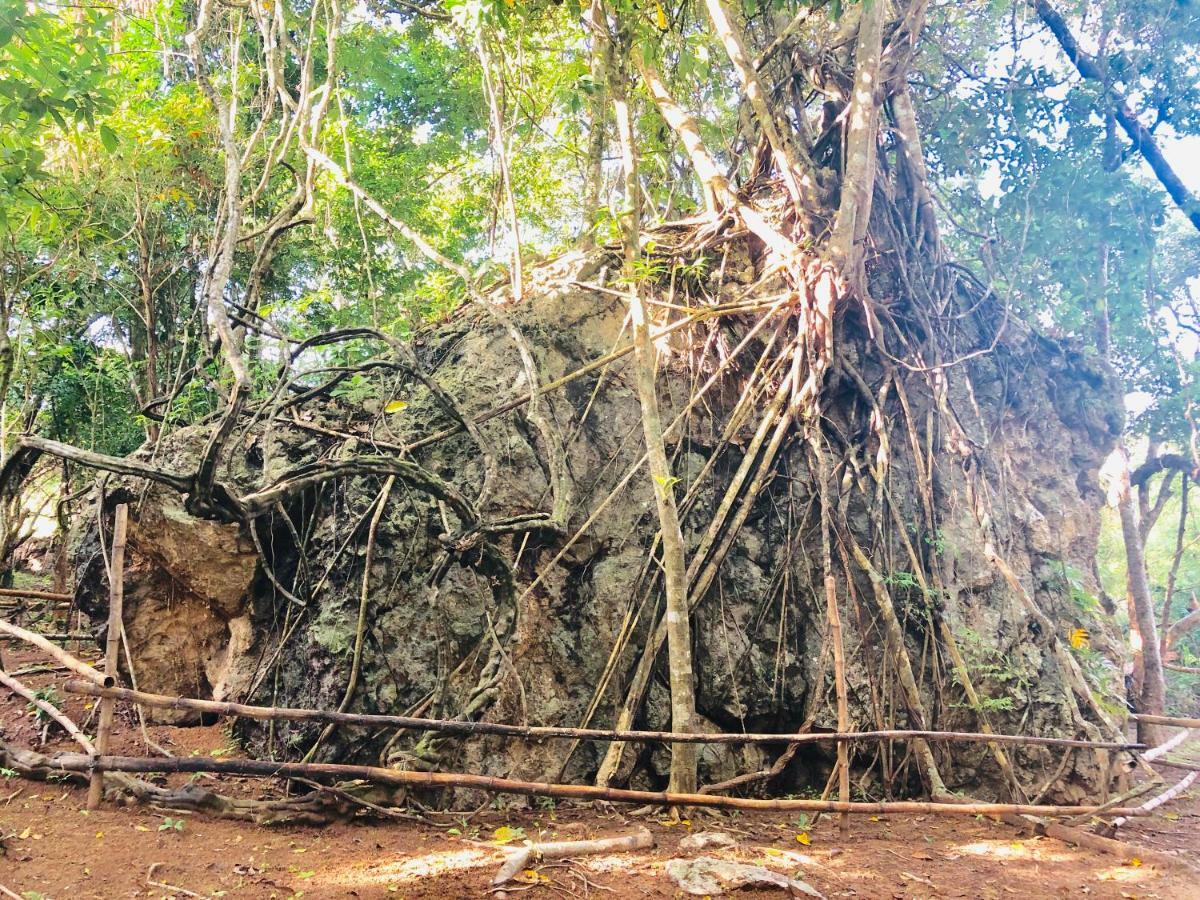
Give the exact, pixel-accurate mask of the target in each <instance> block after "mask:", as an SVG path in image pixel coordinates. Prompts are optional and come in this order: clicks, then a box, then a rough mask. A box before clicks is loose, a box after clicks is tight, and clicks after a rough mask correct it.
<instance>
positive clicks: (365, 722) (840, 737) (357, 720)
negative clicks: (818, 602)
mask: <svg viewBox="0 0 1200 900" xmlns="http://www.w3.org/2000/svg"><path fill="white" fill-rule="evenodd" d="M63 690H65V691H66V692H67V693H68V694H86V695H87V696H89V697H107V698H112V699H116V700H128V701H130V702H132V703H138V704H141V705H142V706H149V707H153V708H155V709H173V710H180V709H193V710H199V711H200V712H207V713H214V714H216V715H221V716H240V717H242V718H247V719H287V720H291V721H310V722H332V723H335V724H338V725H361V726H367V727H374V728H379V727H387V728H411V729H414V730H421V731H440V732H445V733H449V734H460V735H480V734H490V735H502V736H507V737H517V738H527V739H531V740H540V739H546V738H549V739H569V740H591V741H654V742H660V743H669V744H812V743H821V742H835V743H842V742H852V741H890V740H911V739H921V740H926V741H948V742H954V741H958V742H965V743H977V744H988V743H1000V744H1038V745H1042V746H1049V747H1087V748H1092V749H1104V750H1141V749H1144V748H1145V745H1144V744H1121V743H1115V742H1106V741H1078V740H1072V739H1069V738H1051V737H1035V736H1032V735H1020V734H990V733H989V734H983V733H979V732H971V731H851V732H805V733H802V734H699V733H696V734H693V733H689V732H676V731H621V730H615V729H601V728H566V727H557V726H545V725H528V726H526V725H504V724H501V723H498V722H463V721H452V720H446V719H420V718H414V717H412V716H391V715H371V714H366V713H345V712H329V711H325V710H318V709H293V708H287V707H275V706H249V705H247V704H244V703H230V702H228V701H222V700H196V699H192V698H189V697H168V696H165V695H163V694H148V693H146V692H144V691H133V690H129V689H128V688H115V687H99V686H97V685H96V684H89V683H86V682H80V681H76V680H74V679H72V680H70V681H68V682H67V683H66V684H65V685H64V687H63Z"/></svg>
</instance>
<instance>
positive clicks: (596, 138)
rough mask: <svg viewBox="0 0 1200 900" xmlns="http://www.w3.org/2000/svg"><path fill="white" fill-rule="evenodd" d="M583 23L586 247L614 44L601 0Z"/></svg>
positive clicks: (592, 228)
mask: <svg viewBox="0 0 1200 900" xmlns="http://www.w3.org/2000/svg"><path fill="white" fill-rule="evenodd" d="M583 21H584V25H585V27H586V28H587V30H588V31H590V32H591V34H592V61H591V74H592V95H591V102H590V103H589V110H588V120H589V121H588V149H587V160H586V162H585V171H584V188H583V234H582V235H581V236H580V239H579V244H580V246H581V247H582V248H583V249H585V250H590V249H591V248H592V247H595V246H596V225H597V224H598V222H597V220H598V217H599V213H600V189H601V186H602V185H603V183H604V147H605V144H606V140H605V126H606V124H607V121H608V70H609V66H610V65H611V64H612V61H611V59H610V57H611V56H612V43H611V42H610V41H609V40H608V39H607V38H606V37H605V35H606V33H607V29H608V22H607V21H606V17H605V13H604V4H603V3H602V2H601V0H592V2H591V4H590V5H589V6H588V8H587V9H585V10H584V11H583Z"/></svg>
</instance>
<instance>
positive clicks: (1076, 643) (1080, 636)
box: [1070, 628, 1092, 650]
mask: <svg viewBox="0 0 1200 900" xmlns="http://www.w3.org/2000/svg"><path fill="white" fill-rule="evenodd" d="M1070 638H1071V646H1072V647H1074V648H1075V649H1076V650H1080V649H1082V648H1084V647H1090V646H1092V636H1091V635H1090V634H1088V631H1087V629H1086V628H1076V629H1074V630H1073V631H1072V632H1071V635H1070Z"/></svg>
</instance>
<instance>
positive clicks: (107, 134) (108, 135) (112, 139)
mask: <svg viewBox="0 0 1200 900" xmlns="http://www.w3.org/2000/svg"><path fill="white" fill-rule="evenodd" d="M100 143H101V144H103V145H104V149H105V150H107V151H108V152H109V153H113V152H115V151H116V149H117V147H118V146H120V143H121V139H120V138H119V137H117V133H116V132H115V131H113V130H112V129H111V128H109V127H108V126H107V125H103V124H102V125H101V126H100Z"/></svg>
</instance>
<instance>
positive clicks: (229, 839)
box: [0, 645, 1200, 900]
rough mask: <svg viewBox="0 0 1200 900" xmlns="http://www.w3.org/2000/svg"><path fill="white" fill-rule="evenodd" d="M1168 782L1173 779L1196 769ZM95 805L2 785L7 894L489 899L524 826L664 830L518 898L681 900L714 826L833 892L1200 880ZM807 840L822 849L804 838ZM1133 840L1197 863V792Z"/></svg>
mask: <svg viewBox="0 0 1200 900" xmlns="http://www.w3.org/2000/svg"><path fill="white" fill-rule="evenodd" d="M15 649H16V648H13V647H12V646H11V645H3V646H0V650H3V651H5V661H6V663H7V664H8V667H9V671H13V670H15V669H17V668H18V667H19V666H21V665H25V664H28V663H32V662H36V661H37V660H36V659H35V658H34V657H31V656H28V655H26V654H24V653H20V652H13V651H14V650H15ZM22 680H23V681H24V682H25V683H26V684H27V685H29V686H31V687H34V688H39V687H43V686H45V685H48V684H52V683H60V682H61V681H62V680H63V678H62V676H61V674H59V675H32V676H28V677H25V678H23V679H22ZM59 693H60V695H61V690H60V691H59ZM0 695H3V696H0V736H2V737H3V739H4V740H6V741H10V742H15V743H17V744H20V745H22V746H26V747H39V746H40V744H39V741H40V728H39V726H38V725H37V724H36V723H35V722H34V720H33V718H32V717H31V715H30V714H29V713H28V712H27V710H26V705H25V703H24V702H23V701H18V700H17V699H16V698H13V697H10V696H8V694H7V692H6V691H3V690H2V689H0ZM63 705H64V707H65V709H66V711H67V713H68V714H69V715H70V716H71V717H72V718H74V719H75V721H77V722H82V721H84V719H86V717H87V715H88V710H87V709H85V706H86V705H87V704H86V703H85V702H84V700H82V699H80V698H77V697H69V698H67V699H66V701H65V703H64V704H63ZM150 731H151V736H152V738H153V739H154V740H155V741H157V742H158V743H160V744H162V745H163V746H165V747H167V748H169V749H170V750H171V751H172V752H173V753H176V754H179V755H186V754H193V753H202V754H211V753H213V752H214V751H215V752H217V753H219V754H224V753H227V752H229V749H230V748H229V741H228V739H227V737H226V735H225V734H224V732H223V731H222V730H221V728H220V727H205V728H172V727H152V728H151V730H150ZM1197 744H1200V742H1196V743H1193V745H1192V746H1193V748H1196V750H1197V752H1195V753H1193V756H1200V747H1198V746H1197ZM68 747H69V745H68V744H67V743H66V742H65V741H64V740H62V739H61V736H56V735H54V734H51V735H50V738H49V741H48V744H47V745H46V747H45V748H42V749H43V750H44V751H45V752H53V751H54V750H57V749H60V748H61V749H68ZM113 752H115V753H130V754H135V755H142V754H143V753H144V752H145V750H144V747H143V746H142V743H141V737H140V734H139V732H138V729H137V727H136V724H135V723H134V722H133V721H132V720H131V719H128V718H122V719H121V720H120V726H119V730H118V733H117V735H116V738H115V741H114V748H113ZM1166 771H1167V777H1168V778H1173V777H1178V776H1179V775H1180V774H1182V773H1179V772H1178V771H1177V770H1166ZM176 782H177V783H182V778H177V779H176ZM206 783H208V784H211V785H213V786H215V787H216V789H218V790H219V791H221V792H222V793H227V794H231V795H236V796H242V797H265V796H274V794H271V793H269V792H271V791H273V790H274V789H275V787H274V786H273V785H271V784H269V783H266V782H262V781H251V780H247V779H231V778H223V779H221V780H220V782H219V783H218V782H215V781H213V782H206ZM1198 786H1200V782H1198ZM84 795H85V791H84V789H83V788H79V787H72V786H67V785H63V784H46V783H37V782H27V781H23V780H20V779H16V778H14V779H10V780H7V781H5V780H4V779H3V778H0V885H3V887H4V888H7V889H8V890H9V891H12V892H14V894H15V896H18V897H25V898H30V900H36V898H39V897H40V898H53V900H76V898H78V900H90V898H104V900H107V898H115V897H197V896H198V897H214V896H225V897H239V898H240V897H248V898H258V897H262V898H268V897H279V898H284V897H299V896H304V897H310V898H313V897H383V898H388V897H410V898H415V897H425V898H435V897H436V898H453V897H479V896H484V895H485V894H486V892H487V889H488V885H489V882H490V879H491V877H492V875H493V874H494V873H495V871H496V868H497V866H498V865H499V863H500V862H501V860H502V859H503V855H504V851H503V850H502V849H501V848H499V847H497V846H496V845H495V844H494V843H492V842H491V839H492V837H493V835H494V833H495V830H496V829H497V828H500V827H502V826H508V827H509V828H512V829H516V828H519V829H522V831H523V834H524V835H525V836H526V837H529V838H539V837H544V838H546V839H557V840H577V839H582V838H585V837H599V836H607V835H616V834H621V833H622V832H626V831H628V830H629V829H630V828H632V827H635V824H636V823H641V822H644V823H645V824H647V825H648V826H649V827H650V829H651V831H652V832H653V833H654V836H655V839H656V841H657V847H656V848H655V849H653V850H650V851H639V852H636V853H621V854H614V855H612V856H593V857H582V858H580V859H578V860H577V861H574V862H571V863H565V862H560V863H550V864H547V865H545V866H542V867H540V868H539V869H538V870H537V872H536V874H534V875H531V876H528V883H525V884H515V885H513V887H512V888H511V889H510V896H515V895H516V894H517V893H522V894H526V895H527V896H528V897H530V898H538V897H547V898H550V897H556V898H559V897H583V896H595V897H614V898H624V897H632V898H641V897H677V896H682V895H681V894H680V893H679V891H678V890H677V889H676V888H675V886H674V885H673V884H672V883H671V882H670V880H669V879H668V878H667V877H666V875H665V874H664V872H663V864H664V862H665V861H666V860H668V859H670V858H672V857H674V856H677V855H682V854H680V853H679V852H678V851H677V849H676V845H677V843H678V841H679V839H680V838H681V837H683V836H684V835H685V834H687V833H688V832H689V831H697V830H702V829H709V830H721V831H725V832H728V833H730V834H731V835H733V836H734V837H736V838H737V839H738V841H739V846H738V847H737V848H736V849H733V850H710V851H706V852H705V855H710V856H724V857H727V858H731V859H738V860H742V861H745V862H753V863H756V864H760V865H764V866H767V867H768V868H772V869H775V870H777V871H780V872H784V873H786V874H789V875H793V876H796V877H799V878H802V879H804V880H806V881H807V882H809V883H810V884H811V885H812V886H813V887H815V888H817V889H818V890H820V891H821V892H822V893H823V894H825V895H826V896H827V897H895V898H925V897H971V898H977V897H978V898H1004V897H1076V896H1084V895H1086V896H1088V897H1104V898H1108V897H1111V898H1122V897H1142V898H1150V897H1163V898H1189V900H1190V898H1195V897H1200V878H1197V877H1193V876H1191V875H1189V874H1188V873H1187V872H1186V871H1183V870H1181V869H1179V868H1177V867H1171V868H1169V869H1160V868H1157V867H1156V866H1153V865H1150V864H1149V863H1146V864H1142V865H1136V864H1127V863H1122V862H1120V861H1118V860H1117V859H1116V858H1115V857H1112V856H1107V855H1104V854H1101V853H1097V852H1094V851H1088V850H1082V849H1078V848H1075V847H1072V846H1069V845H1067V844H1064V843H1061V842H1059V841H1055V840H1051V839H1046V838H1038V837H1033V836H1031V835H1028V834H1024V835H1023V834H1020V833H1018V832H1017V831H1016V830H1015V829H1013V828H1012V827H1010V826H1008V825H1003V824H998V823H995V822H992V821H990V820H987V819H983V818H979V817H946V816H940V817H933V816H913V817H902V816H881V817H872V818H866V817H856V818H854V819H852V821H851V829H850V833H849V835H848V836H847V837H845V838H843V837H842V836H841V835H839V833H838V827H837V822H836V820H834V819H830V818H828V817H826V818H823V819H821V820H820V821H818V822H817V823H815V824H812V823H802V822H798V821H797V820H796V819H795V818H794V817H792V818H788V817H784V816H778V815H774V816H772V815H734V816H720V817H717V816H705V817H703V818H700V817H696V818H693V819H692V820H690V821H685V822H683V823H679V824H670V823H667V822H665V820H663V819H662V818H661V817H651V818H650V819H648V820H647V819H641V818H639V819H632V818H628V817H627V815H625V814H623V813H621V812H601V811H597V810H593V809H590V808H587V809H584V808H568V807H565V806H563V805H559V806H558V807H557V808H549V807H547V808H538V809H534V810H528V811H524V812H520V813H511V812H498V811H488V812H484V813H480V814H479V815H477V816H474V817H471V818H469V819H467V820H466V821H465V822H464V821H459V820H457V819H456V818H455V817H454V816H451V815H440V816H437V817H436V821H430V822H426V823H422V822H418V821H412V822H409V821H402V822H401V821H387V822H380V821H356V822H354V823H347V824H335V825H330V826H327V827H324V828H300V827H288V828H265V827H260V826H254V825H250V824H247V823H242V822H233V821H226V820H215V819H210V818H203V817H200V816H181V815H179V814H176V813H171V812H163V811H156V810H153V809H150V808H148V807H144V806H131V807H125V808H119V807H113V806H111V805H109V806H107V807H105V808H103V809H101V810H98V811H96V812H92V813H87V812H85V811H84V810H83V806H84ZM168 818H169V819H172V820H176V819H178V820H182V822H183V827H182V830H176V829H175V828H174V827H169V826H168V825H167V819H168ZM798 834H804V835H806V836H807V840H808V841H809V842H810V843H808V844H807V845H806V844H804V843H801V842H800V841H799V840H798V839H797V835H798ZM1121 836H1122V837H1123V838H1124V839H1126V840H1129V841H1133V842H1136V843H1139V844H1141V845H1143V846H1146V847H1153V848H1157V849H1182V850H1185V851H1187V852H1188V854H1189V856H1190V858H1191V859H1193V860H1194V861H1196V862H1197V863H1200V854H1198V853H1197V851H1198V850H1200V790H1197V791H1194V792H1189V794H1187V795H1185V796H1184V797H1183V798H1181V799H1180V800H1177V801H1175V802H1173V803H1171V804H1169V805H1167V806H1166V807H1164V808H1161V809H1160V810H1158V814H1156V815H1155V816H1153V817H1151V818H1148V819H1143V820H1139V821H1137V822H1136V823H1135V824H1134V825H1132V826H1129V827H1127V828H1125V829H1122V835H1121ZM697 855H698V854H697ZM149 881H154V882H157V884H154V885H152V884H150V883H149ZM3 894H4V892H3V891H0V895H3ZM736 895H738V896H745V897H754V896H762V897H767V896H782V893H781V892H778V891H776V892H755V891H742V892H738V893H737V894H736ZM5 896H7V895H5Z"/></svg>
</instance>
